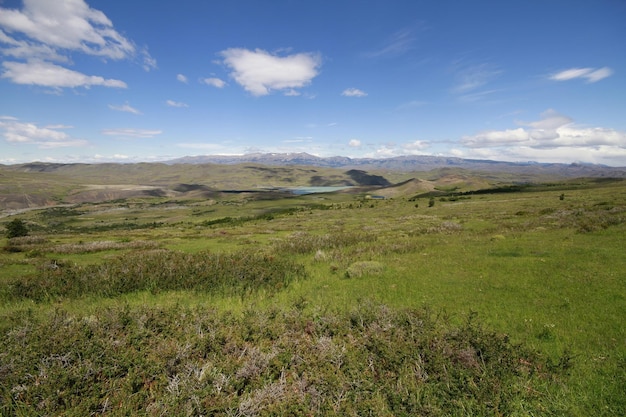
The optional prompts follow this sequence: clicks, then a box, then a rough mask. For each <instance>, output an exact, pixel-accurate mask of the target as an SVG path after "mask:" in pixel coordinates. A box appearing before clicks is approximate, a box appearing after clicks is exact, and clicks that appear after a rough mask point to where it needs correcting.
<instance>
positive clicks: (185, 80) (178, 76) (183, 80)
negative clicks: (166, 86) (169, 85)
mask: <svg viewBox="0 0 626 417" xmlns="http://www.w3.org/2000/svg"><path fill="white" fill-rule="evenodd" d="M176 79H177V80H178V81H180V82H181V83H185V84H187V82H188V80H187V77H186V76H185V75H183V74H178V75H176Z"/></svg>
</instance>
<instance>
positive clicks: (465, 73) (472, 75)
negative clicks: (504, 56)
mask: <svg viewBox="0 0 626 417" xmlns="http://www.w3.org/2000/svg"><path fill="white" fill-rule="evenodd" d="M453 71H454V78H455V81H456V83H455V85H454V87H452V92H454V93H457V94H467V93H469V92H471V91H474V90H476V89H478V88H480V87H483V86H484V85H486V84H488V83H489V82H491V81H492V80H493V79H495V78H496V77H498V76H499V75H500V74H501V73H502V71H501V70H499V69H498V68H496V67H495V66H494V65H493V64H490V63H481V64H465V63H463V62H462V61H461V62H458V63H456V64H455V65H454V68H453Z"/></svg>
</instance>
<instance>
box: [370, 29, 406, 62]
mask: <svg viewBox="0 0 626 417" xmlns="http://www.w3.org/2000/svg"><path fill="white" fill-rule="evenodd" d="M415 39H416V38H415V34H414V30H412V29H410V28H404V29H401V30H399V31H397V32H395V33H394V34H393V35H392V36H391V37H390V38H389V39H388V40H387V42H386V43H385V44H384V45H383V46H382V47H380V48H379V49H377V50H375V51H371V52H368V53H366V54H365V56H366V57H368V58H380V57H393V56H398V55H402V54H404V53H405V52H408V51H409V50H411V49H412V48H413V44H414V43H415Z"/></svg>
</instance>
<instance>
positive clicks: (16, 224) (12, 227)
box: [5, 219, 28, 239]
mask: <svg viewBox="0 0 626 417" xmlns="http://www.w3.org/2000/svg"><path fill="white" fill-rule="evenodd" d="M5 227H6V229H7V237H8V238H9V239H11V238H14V237H20V236H28V227H26V223H24V222H23V221H22V220H20V219H13V220H11V221H10V222H9V223H7V225H6V226H5Z"/></svg>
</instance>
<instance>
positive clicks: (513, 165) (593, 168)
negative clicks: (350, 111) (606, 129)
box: [165, 152, 626, 178]
mask: <svg viewBox="0 0 626 417" xmlns="http://www.w3.org/2000/svg"><path fill="white" fill-rule="evenodd" d="M165 163H166V164H240V163H257V164H262V165H273V166H289V165H306V166H317V167H329V168H349V169H360V170H368V169H384V170H392V171H394V170H395V171H431V170H435V169H441V168H462V169H466V170H475V171H483V172H509V173H517V174H533V175H537V174H539V175H541V174H545V175H558V176H561V177H570V178H572V177H619V178H626V167H617V168H616V167H609V166H606V165H597V164H584V163H573V164H558V163H538V162H504V161H491V160H480V159H463V158H456V157H444V156H428V155H414V156H397V157H393V158H349V157H346V156H332V157H325V158H322V157H319V156H315V155H310V154H308V153H305V152H301V153H250V154H246V155H201V156H186V157H183V158H178V159H173V160H170V161H166V162H165Z"/></svg>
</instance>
